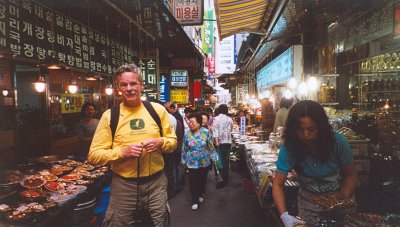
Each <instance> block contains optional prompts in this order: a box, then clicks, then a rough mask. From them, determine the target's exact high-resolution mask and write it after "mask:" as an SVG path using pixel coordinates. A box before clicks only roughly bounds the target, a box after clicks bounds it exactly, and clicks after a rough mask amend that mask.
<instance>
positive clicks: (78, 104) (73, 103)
mask: <svg viewBox="0 0 400 227" xmlns="http://www.w3.org/2000/svg"><path fill="white" fill-rule="evenodd" d="M60 96H61V113H63V114H66V113H79V112H81V109H82V105H83V103H85V95H84V94H62V95H60Z"/></svg>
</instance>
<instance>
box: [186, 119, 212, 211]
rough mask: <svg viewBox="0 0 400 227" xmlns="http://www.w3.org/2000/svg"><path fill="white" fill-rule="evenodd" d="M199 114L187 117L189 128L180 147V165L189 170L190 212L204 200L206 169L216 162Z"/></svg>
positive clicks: (210, 141)
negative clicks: (212, 162)
mask: <svg viewBox="0 0 400 227" xmlns="http://www.w3.org/2000/svg"><path fill="white" fill-rule="evenodd" d="M201 122H202V116H201V114H200V113H195V114H191V115H190V116H189V128H190V130H188V131H186V133H185V138H184V140H183V147H182V165H183V166H184V168H187V169H188V170H189V182H190V192H191V194H192V210H197V209H198V207H199V203H201V202H203V200H204V193H205V189H206V181H207V174H208V167H209V166H210V165H211V160H210V159H212V160H213V161H214V162H216V161H217V160H218V154H217V153H216V152H215V148H214V145H213V143H212V138H211V135H210V131H209V130H208V129H206V128H204V127H201Z"/></svg>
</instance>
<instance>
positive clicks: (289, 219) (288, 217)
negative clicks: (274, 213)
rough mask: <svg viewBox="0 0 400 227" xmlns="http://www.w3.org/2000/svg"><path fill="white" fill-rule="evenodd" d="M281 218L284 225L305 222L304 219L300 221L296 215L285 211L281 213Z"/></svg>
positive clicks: (286, 226) (289, 225)
mask: <svg viewBox="0 0 400 227" xmlns="http://www.w3.org/2000/svg"><path fill="white" fill-rule="evenodd" d="M281 220H282V223H283V225H284V226H285V227H292V226H294V225H295V224H305V222H304V221H302V220H300V219H298V218H296V217H293V216H292V215H290V214H289V213H288V212H287V211H286V212H285V213H283V214H281Z"/></svg>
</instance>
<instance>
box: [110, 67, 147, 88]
mask: <svg viewBox="0 0 400 227" xmlns="http://www.w3.org/2000/svg"><path fill="white" fill-rule="evenodd" d="M126 72H132V73H136V74H138V76H139V82H140V83H141V84H143V78H142V70H141V69H140V68H139V67H138V66H137V65H135V64H134V63H131V64H125V65H121V66H120V67H118V69H117V71H116V72H115V75H116V76H117V77H119V76H121V74H122V73H126Z"/></svg>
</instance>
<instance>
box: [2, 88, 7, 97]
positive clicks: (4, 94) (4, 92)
mask: <svg viewBox="0 0 400 227" xmlns="http://www.w3.org/2000/svg"><path fill="white" fill-rule="evenodd" d="M2 93H3V96H4V97H5V96H7V95H8V90H7V89H4V90H3V91H2Z"/></svg>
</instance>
